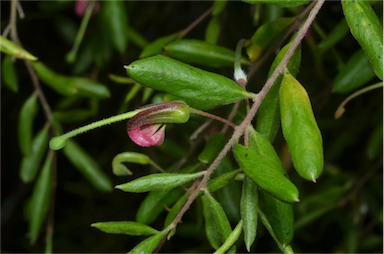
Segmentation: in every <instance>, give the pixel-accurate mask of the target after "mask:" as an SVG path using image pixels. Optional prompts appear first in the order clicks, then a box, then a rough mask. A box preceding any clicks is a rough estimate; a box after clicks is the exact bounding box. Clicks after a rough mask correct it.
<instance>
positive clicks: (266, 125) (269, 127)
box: [256, 43, 301, 142]
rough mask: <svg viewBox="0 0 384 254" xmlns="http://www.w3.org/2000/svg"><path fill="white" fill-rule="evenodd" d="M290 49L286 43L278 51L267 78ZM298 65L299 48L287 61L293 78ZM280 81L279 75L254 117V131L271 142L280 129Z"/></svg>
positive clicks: (289, 45)
mask: <svg viewBox="0 0 384 254" xmlns="http://www.w3.org/2000/svg"><path fill="white" fill-rule="evenodd" d="M290 47H291V43H288V44H287V45H285V46H284V47H283V48H282V49H281V50H280V52H279V54H278V55H277V56H276V58H275V60H274V61H273V63H272V66H271V68H270V70H269V72H268V77H270V76H271V75H272V73H273V72H274V71H275V69H276V67H277V65H278V64H279V63H280V62H281V60H282V59H283V57H284V56H285V54H286V53H287V51H288V49H289V48H290ZM300 65H301V48H300V47H298V48H297V49H296V50H295V52H294V53H293V55H292V57H291V59H290V60H289V62H288V64H287V68H288V70H289V72H290V73H291V74H292V75H293V76H295V75H296V74H297V73H298V72H299V69H300ZM282 80H283V77H282V75H280V76H279V77H278V78H277V79H276V81H275V82H274V83H273V86H272V87H271V89H270V90H269V91H268V93H267V95H266V96H265V98H264V100H263V102H262V103H261V105H260V108H259V111H258V112H257V117H256V119H257V121H256V130H257V131H258V132H259V133H260V134H262V135H263V136H264V137H266V138H267V139H268V140H269V141H271V142H273V140H274V139H275V136H276V134H277V132H278V130H279V128H280V108H279V89H280V84H281V81H282Z"/></svg>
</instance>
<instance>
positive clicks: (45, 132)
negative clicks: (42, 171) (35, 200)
mask: <svg viewBox="0 0 384 254" xmlns="http://www.w3.org/2000/svg"><path fill="white" fill-rule="evenodd" d="M48 138H49V128H48V126H45V127H44V128H43V129H41V130H40V131H39V132H38V133H37V134H36V136H35V138H34V139H33V142H32V150H31V153H30V154H29V155H28V156H24V157H23V159H22V160H21V167H20V178H21V180H23V182H25V183H27V182H30V181H32V180H33V179H35V176H36V173H37V171H38V169H39V166H40V163H41V160H42V159H43V156H44V152H45V151H46V149H47V147H48Z"/></svg>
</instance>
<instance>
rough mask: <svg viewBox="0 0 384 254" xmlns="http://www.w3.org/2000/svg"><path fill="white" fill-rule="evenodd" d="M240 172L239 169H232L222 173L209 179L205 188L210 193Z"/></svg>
mask: <svg viewBox="0 0 384 254" xmlns="http://www.w3.org/2000/svg"><path fill="white" fill-rule="evenodd" d="M240 172H241V169H238V170H234V171H231V172H228V173H225V174H222V175H220V176H218V177H216V178H214V179H212V180H210V181H209V182H208V184H207V189H208V190H209V192H210V193H213V192H215V191H217V190H219V189H221V188H223V187H224V186H226V185H227V184H228V182H229V181H230V180H232V179H233V178H234V177H235V176H236V175H237V174H239V173H240Z"/></svg>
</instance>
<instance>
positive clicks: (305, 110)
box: [279, 72, 324, 182]
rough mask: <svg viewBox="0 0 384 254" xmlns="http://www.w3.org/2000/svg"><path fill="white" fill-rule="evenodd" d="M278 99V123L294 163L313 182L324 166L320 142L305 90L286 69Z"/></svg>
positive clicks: (301, 174) (319, 135)
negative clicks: (279, 117)
mask: <svg viewBox="0 0 384 254" xmlns="http://www.w3.org/2000/svg"><path fill="white" fill-rule="evenodd" d="M279 99H280V113H281V126H282V129H283V134H284V138H285V140H286V141H287V144H288V148H289V152H290V154H291V157H292V162H293V165H294V167H295V169H296V171H297V172H298V173H299V175H300V176H301V177H303V178H304V179H307V180H310V181H314V182H315V181H316V178H318V177H319V176H320V175H321V172H322V171H323V167H324V155H323V141H322V136H321V132H320V129H319V127H318V126H317V122H316V119H315V116H314V114H313V111H312V105H311V101H310V99H309V96H308V94H307V91H306V90H305V88H304V87H303V86H302V85H301V84H300V83H299V82H298V81H297V80H296V79H295V78H294V77H293V76H292V75H291V74H289V72H286V73H284V78H283V81H282V82H281V86H280V91H279Z"/></svg>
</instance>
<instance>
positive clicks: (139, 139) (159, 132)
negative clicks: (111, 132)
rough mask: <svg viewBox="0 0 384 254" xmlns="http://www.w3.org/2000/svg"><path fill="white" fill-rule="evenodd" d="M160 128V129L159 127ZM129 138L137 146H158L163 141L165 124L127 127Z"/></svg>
mask: <svg viewBox="0 0 384 254" xmlns="http://www.w3.org/2000/svg"><path fill="white" fill-rule="evenodd" d="M159 128H160V129H159ZM127 132H128V136H129V138H130V139H131V140H132V141H133V142H135V143H136V144H137V145H139V146H144V147H148V146H159V145H161V144H162V143H163V141H164V136H165V125H161V124H153V125H146V126H142V127H140V126H137V127H136V128H132V129H130V128H128V129H127Z"/></svg>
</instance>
